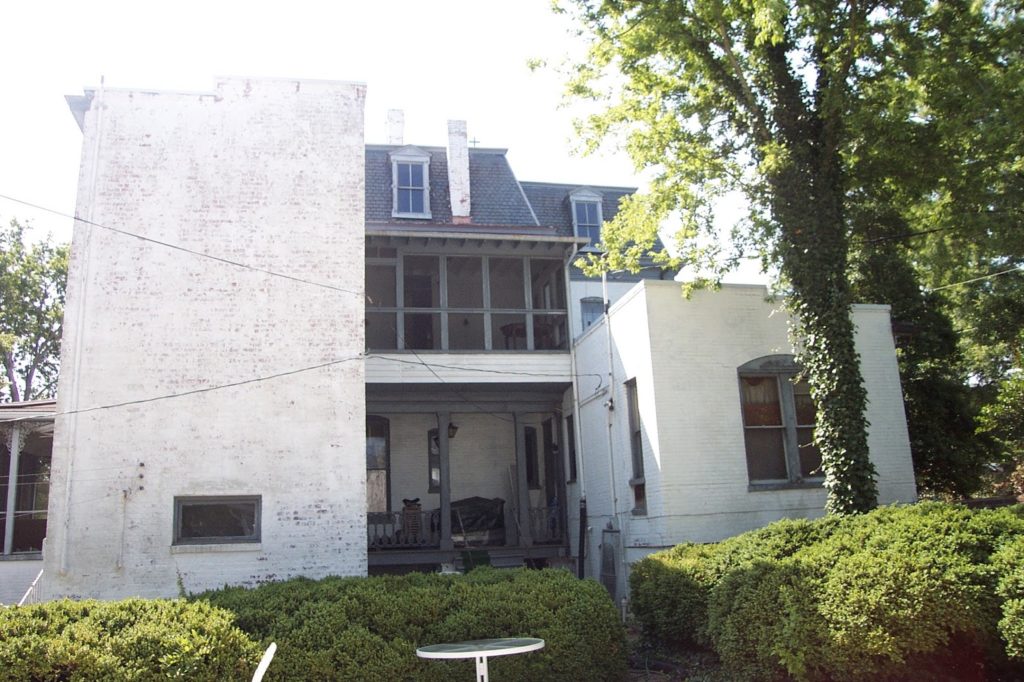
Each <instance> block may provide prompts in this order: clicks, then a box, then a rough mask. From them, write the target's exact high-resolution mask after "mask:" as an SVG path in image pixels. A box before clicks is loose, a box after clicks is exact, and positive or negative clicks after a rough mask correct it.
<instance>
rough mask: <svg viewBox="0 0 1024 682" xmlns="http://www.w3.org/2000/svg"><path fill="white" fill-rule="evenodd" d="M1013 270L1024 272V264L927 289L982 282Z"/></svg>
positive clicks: (939, 289) (938, 289)
mask: <svg viewBox="0 0 1024 682" xmlns="http://www.w3.org/2000/svg"><path fill="white" fill-rule="evenodd" d="M1011 272H1024V266H1016V267H1012V268H1009V269H1006V270H1000V271H999V272H993V273H992V274H991V275H982V276H981V277H975V278H974V279H965V280H964V281H962V282H954V283H952V284H944V285H942V286H941V287H935V288H934V289H928V290H927V291H929V292H931V291H942V290H943V289H949V288H951V287H958V286H961V285H963V284H971V283H973V282H980V281H982V280H986V279H992V278H993V277H999V276H1000V275H1007V274H1009V273H1011Z"/></svg>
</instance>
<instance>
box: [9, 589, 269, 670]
mask: <svg viewBox="0 0 1024 682" xmlns="http://www.w3.org/2000/svg"><path fill="white" fill-rule="evenodd" d="M232 620H233V616H232V615H231V614H230V613H228V612H227V611H224V610H222V609H218V608H215V607H213V606H211V605H209V604H204V603H201V602H199V603H188V602H186V601H184V600H157V599H153V600H146V599H127V600H124V601H117V602H101V601H77V602H76V601H68V600H63V601H54V602H47V603H43V604H34V605H31V606H22V607H15V608H8V609H0V677H2V678H3V679H4V680H12V681H19V682H28V681H36V680H139V681H144V680H165V679H167V678H172V677H180V678H185V679H191V680H248V679H250V678H251V677H252V673H253V671H254V670H255V669H256V665H257V663H258V662H259V658H260V655H261V652H260V648H259V645H258V644H257V643H256V642H255V641H253V640H252V639H250V638H249V637H248V636H246V635H245V634H243V633H242V632H241V631H240V630H239V629H238V628H236V627H234V625H233V624H232Z"/></svg>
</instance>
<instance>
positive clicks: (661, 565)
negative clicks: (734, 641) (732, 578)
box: [629, 519, 836, 649]
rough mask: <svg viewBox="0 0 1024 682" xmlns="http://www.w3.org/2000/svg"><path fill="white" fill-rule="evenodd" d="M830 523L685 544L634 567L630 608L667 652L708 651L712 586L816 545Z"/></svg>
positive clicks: (793, 523)
mask: <svg viewBox="0 0 1024 682" xmlns="http://www.w3.org/2000/svg"><path fill="white" fill-rule="evenodd" d="M835 526H836V521H835V520H834V519H823V520H819V521H807V520H803V519H786V520H782V521H778V522H776V523H773V524H771V525H769V526H765V527H764V528H760V529H758V530H755V531H751V532H749V533H744V534H742V535H737V536H736V537H733V538H729V539H728V540H723V541H722V542H719V543H716V544H707V545H697V544H692V543H686V544H682V545H678V546H676V547H673V548H671V549H668V550H665V551H662V552H656V553H654V554H651V555H649V556H647V557H645V558H644V559H642V560H640V561H638V562H637V563H636V564H634V565H633V569H632V571H631V573H630V578H629V580H630V583H629V584H630V602H631V603H630V607H631V609H632V612H633V614H634V615H635V616H636V618H637V620H638V621H639V623H640V625H641V629H642V630H643V633H644V636H645V638H646V639H648V640H649V641H651V642H652V643H654V644H658V645H660V646H665V647H668V648H670V649H680V648H685V647H692V646H702V647H706V646H709V645H710V644H711V641H710V639H709V638H708V633H707V626H708V600H709V598H710V594H711V588H712V587H713V586H714V585H716V584H718V583H719V582H720V581H721V580H722V578H723V577H724V576H725V575H726V574H728V573H729V571H731V570H733V569H734V568H736V567H738V566H742V565H744V564H747V563H750V562H754V561H759V560H779V559H784V558H786V557H788V556H790V555H792V554H793V553H794V552H796V551H798V550H799V549H801V548H803V547H805V546H807V545H809V544H813V543H815V542H818V541H819V540H821V539H822V538H824V537H826V536H827V535H828V534H829V533H830V532H831V531H832V529H833V528H834V527H835Z"/></svg>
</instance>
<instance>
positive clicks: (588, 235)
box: [569, 189, 602, 246]
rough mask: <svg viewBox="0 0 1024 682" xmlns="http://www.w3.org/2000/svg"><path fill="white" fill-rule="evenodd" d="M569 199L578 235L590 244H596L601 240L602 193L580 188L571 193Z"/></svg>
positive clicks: (574, 227) (574, 226) (573, 222)
mask: <svg viewBox="0 0 1024 682" xmlns="http://www.w3.org/2000/svg"><path fill="white" fill-rule="evenodd" d="M569 201H570V202H571V204H572V224H573V229H574V231H575V233H576V236H577V237H580V238H582V239H586V240H587V241H588V246H596V245H597V244H598V243H600V241H601V223H602V216H601V195H600V194H598V193H597V192H595V191H593V190H590V189H578V190H576V191H574V192H572V193H571V194H570V195H569Z"/></svg>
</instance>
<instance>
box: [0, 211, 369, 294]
mask: <svg viewBox="0 0 1024 682" xmlns="http://www.w3.org/2000/svg"><path fill="white" fill-rule="evenodd" d="M0 199H6V200H8V201H13V202H15V203H18V204H22V205H24V206H30V207H31V208H35V209H38V210H40V211H46V212H48V213H52V214H54V215H58V216H61V217H62V218H70V219H71V220H74V221H75V222H78V223H82V224H84V225H90V226H92V227H98V228H100V229H102V230H109V231H110V232H114V233H116V234H120V235H124V236H126V237H132V238H134V239H139V240H141V241H144V242H149V243H151V244H156V245H158V246H163V247H165V248H168V249H174V250H176V251H181V252H183V253H188V254H191V255H193V256H198V257H200V258H207V259H209V260H212V261H216V262H218V263H224V264H226V265H231V266H234V267H237V268H242V269H245V270H252V271H253V272H260V273H263V274H265V275H271V276H273V277H279V278H281V279H287V280H291V281H293V282H299V283H300V284H308V285H310V286H315V287H320V288H323V289H330V290H332V291H339V292H341V293H344V294H353V295H355V296H359V297H362V296H363V293H362V292H359V291H353V290H352V289H346V288H344V287H338V286H335V285H333V284H328V283H326V282H316V281H314V280H310V279H305V278H303V277H298V276H296V275H290V274H288V273H285V272H279V271H277V270H271V269H269V268H261V267H259V266H256V265H249V264H248V263H242V262H240V261H236V260H231V259H230V258H224V257H223V256H216V255H214V254H211V253H206V252H204V251H196V250H195V249H190V248H188V247H187V246H182V245H180V244H172V243H171V242H165V241H162V240H160V239H153V238H152V237H147V236H145V235H142V234H139V233H137V232H131V231H129V230H122V229H120V228H117V227H111V226H109V225H104V224H102V223H98V222H95V221H92V220H87V219H85V218H81V217H79V216H77V215H72V214H70V213H64V212H63V211H58V210H56V209H53V208H47V207H46V206H41V205H39V204H34V203H32V202H30V201H25V200H24V199H18V198H17V197H12V196H10V195H8V194H2V193H0Z"/></svg>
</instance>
